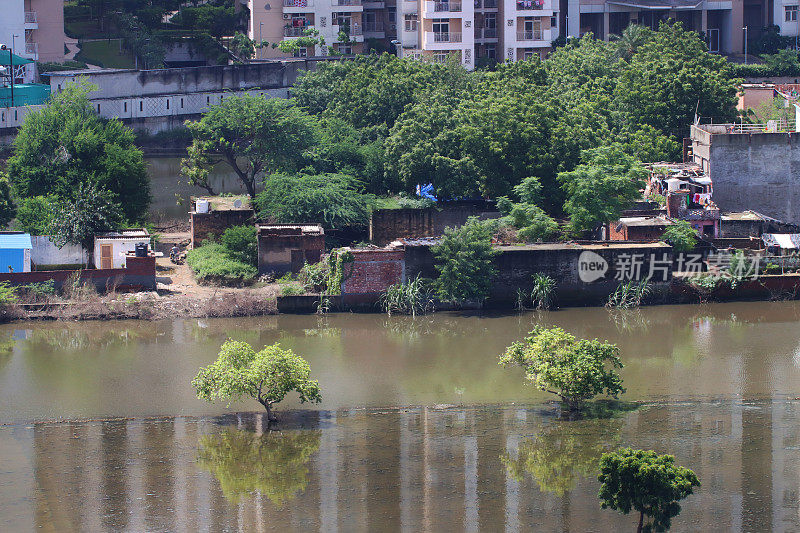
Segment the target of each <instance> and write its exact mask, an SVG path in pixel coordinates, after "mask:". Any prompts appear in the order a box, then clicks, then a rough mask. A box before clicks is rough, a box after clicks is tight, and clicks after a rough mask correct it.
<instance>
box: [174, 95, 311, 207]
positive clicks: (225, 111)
mask: <svg viewBox="0 0 800 533" xmlns="http://www.w3.org/2000/svg"><path fill="white" fill-rule="evenodd" d="M186 126H187V127H188V128H189V131H191V133H192V137H193V142H192V145H191V146H190V147H189V155H188V157H187V158H186V159H184V160H183V166H182V169H181V170H182V173H183V174H184V175H185V176H186V177H188V178H189V183H191V184H192V185H197V186H198V187H202V188H204V189H206V190H207V191H208V192H209V193H211V194H214V190H213V188H212V187H211V184H210V182H209V173H210V171H211V168H212V167H213V166H214V165H215V164H217V163H225V164H226V165H228V166H230V167H231V168H232V169H233V171H234V172H235V173H236V175H237V176H238V177H239V179H240V180H241V182H242V184H243V185H244V187H245V188H246V189H247V193H248V194H249V195H250V196H251V197H255V195H256V186H257V181H258V180H259V179H260V178H261V176H262V175H263V174H264V173H270V172H278V171H282V170H288V171H292V170H296V169H297V168H299V167H300V166H301V163H302V162H303V158H304V153H305V152H306V151H307V150H308V149H310V148H311V147H313V146H314V145H315V144H316V143H317V135H318V125H317V122H316V120H315V119H314V118H313V117H311V116H310V115H309V114H308V113H306V112H305V111H303V110H302V109H300V108H298V107H296V106H295V105H294V104H293V103H292V102H291V101H288V100H285V99H283V98H262V97H258V96H252V95H248V94H245V95H236V96H229V97H226V98H223V100H222V102H221V103H220V104H219V105H215V106H211V107H210V108H209V110H208V112H206V114H205V115H203V118H201V119H200V120H199V121H195V122H191V121H188V122H186Z"/></svg>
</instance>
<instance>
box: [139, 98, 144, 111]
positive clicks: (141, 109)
mask: <svg viewBox="0 0 800 533" xmlns="http://www.w3.org/2000/svg"><path fill="white" fill-rule="evenodd" d="M139 111H144V102H142V101H141V100H139Z"/></svg>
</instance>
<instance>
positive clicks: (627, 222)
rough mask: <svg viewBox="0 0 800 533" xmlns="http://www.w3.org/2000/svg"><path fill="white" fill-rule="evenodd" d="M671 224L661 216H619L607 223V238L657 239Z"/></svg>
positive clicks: (622, 239) (619, 239) (621, 239)
mask: <svg viewBox="0 0 800 533" xmlns="http://www.w3.org/2000/svg"><path fill="white" fill-rule="evenodd" d="M673 224H674V222H672V221H671V220H669V219H668V218H665V217H661V216H657V217H626V218H621V219H619V220H618V221H617V222H611V223H609V224H608V238H609V240H611V241H657V240H660V239H661V237H662V236H663V235H664V232H665V231H666V230H667V227H668V226H671V225H673Z"/></svg>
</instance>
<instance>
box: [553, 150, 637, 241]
mask: <svg viewBox="0 0 800 533" xmlns="http://www.w3.org/2000/svg"><path fill="white" fill-rule="evenodd" d="M646 177H647V170H645V169H644V168H643V167H642V166H641V165H640V164H639V163H638V162H637V161H636V159H634V158H633V157H632V156H629V155H627V154H626V153H624V152H623V151H622V149H621V147H620V146H619V145H618V144H615V145H611V146H605V147H602V148H594V149H592V150H584V151H583V152H582V153H581V164H580V165H578V166H577V167H576V168H575V170H573V171H571V172H562V173H560V174H559V175H558V180H559V181H560V182H561V185H562V187H563V188H564V190H565V191H566V193H567V201H566V202H564V211H566V212H567V214H568V215H569V216H570V225H571V226H572V229H573V230H574V231H576V232H581V231H590V230H593V229H595V228H597V227H598V226H599V225H600V224H603V223H606V222H611V221H613V220H617V219H618V218H619V216H620V214H621V213H622V211H623V210H625V209H627V208H628V207H629V206H630V205H631V204H632V203H633V202H634V200H636V199H638V198H641V191H640V189H641V188H642V187H644V183H645V181H644V180H645V178H646Z"/></svg>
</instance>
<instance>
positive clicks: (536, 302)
mask: <svg viewBox="0 0 800 533" xmlns="http://www.w3.org/2000/svg"><path fill="white" fill-rule="evenodd" d="M555 289H556V280H554V279H553V278H551V277H550V276H548V275H547V274H542V273H538V274H534V275H533V290H532V291H531V303H532V304H533V306H534V307H535V308H536V309H550V307H552V305H553V293H554V292H555Z"/></svg>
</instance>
